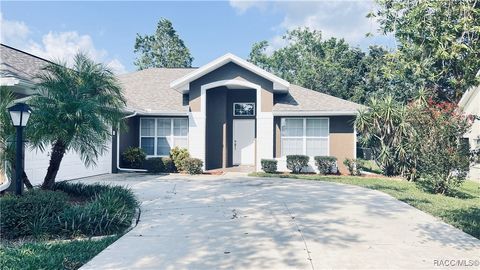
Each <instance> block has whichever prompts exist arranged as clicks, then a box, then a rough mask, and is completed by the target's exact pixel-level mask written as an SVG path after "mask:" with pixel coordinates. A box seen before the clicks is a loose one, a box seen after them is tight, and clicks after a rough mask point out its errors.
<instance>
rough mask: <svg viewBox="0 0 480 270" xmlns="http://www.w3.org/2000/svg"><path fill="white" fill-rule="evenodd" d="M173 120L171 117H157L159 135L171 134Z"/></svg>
mask: <svg viewBox="0 0 480 270" xmlns="http://www.w3.org/2000/svg"><path fill="white" fill-rule="evenodd" d="M171 124H172V120H171V119H170V118H159V119H157V136H170V134H171V133H172V130H171Z"/></svg>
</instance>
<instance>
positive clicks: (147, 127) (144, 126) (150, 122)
mask: <svg viewBox="0 0 480 270" xmlns="http://www.w3.org/2000/svg"><path fill="white" fill-rule="evenodd" d="M140 136H155V119H141V120H140Z"/></svg>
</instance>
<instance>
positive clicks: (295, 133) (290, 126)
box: [282, 118, 303, 137]
mask: <svg viewBox="0 0 480 270" xmlns="http://www.w3.org/2000/svg"><path fill="white" fill-rule="evenodd" d="M282 136H285V137H301V136H303V119H288V118H287V119H284V125H283V126H282Z"/></svg>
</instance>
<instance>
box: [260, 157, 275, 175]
mask: <svg viewBox="0 0 480 270" xmlns="http://www.w3.org/2000/svg"><path fill="white" fill-rule="evenodd" d="M260 163H261V164H262V170H263V171H264V172H266V173H275V172H277V163H278V162H277V160H275V159H262V160H261V161H260Z"/></svg>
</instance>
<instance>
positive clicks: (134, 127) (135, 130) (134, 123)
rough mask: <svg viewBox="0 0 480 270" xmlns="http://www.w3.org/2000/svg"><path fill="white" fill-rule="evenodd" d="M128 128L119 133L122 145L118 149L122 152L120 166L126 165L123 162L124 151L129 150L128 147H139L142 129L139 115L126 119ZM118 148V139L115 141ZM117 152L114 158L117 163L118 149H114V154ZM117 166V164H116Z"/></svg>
mask: <svg viewBox="0 0 480 270" xmlns="http://www.w3.org/2000/svg"><path fill="white" fill-rule="evenodd" d="M125 125H126V130H123V131H120V132H119V133H117V136H118V135H120V147H119V149H118V151H119V153H120V167H124V166H125V164H123V161H122V153H123V152H125V150H127V148H128V147H138V146H139V145H138V142H139V135H140V134H139V131H140V118H139V117H138V116H135V117H131V118H127V119H126V123H125ZM115 139H116V138H115ZM113 143H114V145H115V148H116V145H117V142H116V140H115V141H114V142H113ZM114 153H115V155H114V156H113V158H112V160H114V162H115V163H116V161H117V156H116V154H117V149H115V150H114V151H112V155H113V154H114ZM115 166H116V164H115Z"/></svg>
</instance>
